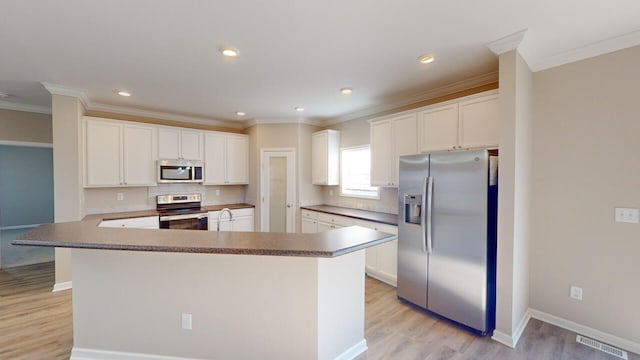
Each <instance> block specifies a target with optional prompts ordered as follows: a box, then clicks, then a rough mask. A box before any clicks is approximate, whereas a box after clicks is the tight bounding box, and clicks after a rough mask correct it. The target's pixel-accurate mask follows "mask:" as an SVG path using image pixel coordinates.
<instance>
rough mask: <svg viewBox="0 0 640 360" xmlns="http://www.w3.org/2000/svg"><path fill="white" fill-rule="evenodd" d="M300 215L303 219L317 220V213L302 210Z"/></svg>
mask: <svg viewBox="0 0 640 360" xmlns="http://www.w3.org/2000/svg"><path fill="white" fill-rule="evenodd" d="M301 214H302V218H303V219H314V220H317V219H318V213H317V212H315V211H310V210H302V211H301Z"/></svg>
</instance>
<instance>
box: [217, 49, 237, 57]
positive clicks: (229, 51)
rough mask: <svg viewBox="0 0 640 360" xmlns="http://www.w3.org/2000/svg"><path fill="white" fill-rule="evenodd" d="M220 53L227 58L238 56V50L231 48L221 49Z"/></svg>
mask: <svg viewBox="0 0 640 360" xmlns="http://www.w3.org/2000/svg"><path fill="white" fill-rule="evenodd" d="M220 52H221V53H222V55H224V56H227V57H236V56H238V54H239V52H238V50H236V49H232V48H221V49H220Z"/></svg>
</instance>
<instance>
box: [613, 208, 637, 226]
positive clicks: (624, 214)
mask: <svg viewBox="0 0 640 360" xmlns="http://www.w3.org/2000/svg"><path fill="white" fill-rule="evenodd" d="M638 213H639V211H638V209H633V208H616V209H615V214H616V215H615V218H616V222H625V223H634V224H637V223H638V217H639V216H638V215H639V214H638Z"/></svg>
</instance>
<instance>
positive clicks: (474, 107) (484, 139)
mask: <svg viewBox="0 0 640 360" xmlns="http://www.w3.org/2000/svg"><path fill="white" fill-rule="evenodd" d="M499 126H500V108H499V100H498V95H497V94H495V95H490V96H483V97H480V98H477V99H473V100H468V101H463V102H461V103H460V128H461V131H460V145H461V146H462V147H463V148H482V147H497V146H498V140H499V128H498V127H499Z"/></svg>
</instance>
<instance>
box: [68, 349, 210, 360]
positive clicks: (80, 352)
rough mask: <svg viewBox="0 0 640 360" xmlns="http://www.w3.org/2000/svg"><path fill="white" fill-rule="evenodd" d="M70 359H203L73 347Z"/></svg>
mask: <svg viewBox="0 0 640 360" xmlns="http://www.w3.org/2000/svg"><path fill="white" fill-rule="evenodd" d="M69 360H201V359H194V358H185V357H175V356H163V355H153V354H142V353H130V352H120V351H106V350H93V349H82V348H77V347H75V346H74V347H73V349H71V357H70V358H69Z"/></svg>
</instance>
